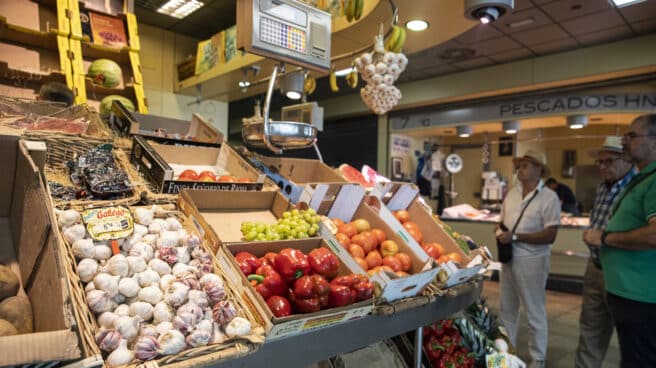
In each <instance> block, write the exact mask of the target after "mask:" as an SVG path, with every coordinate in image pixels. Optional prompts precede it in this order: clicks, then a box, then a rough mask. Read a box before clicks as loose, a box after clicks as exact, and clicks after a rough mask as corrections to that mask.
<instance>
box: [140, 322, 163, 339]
mask: <svg viewBox="0 0 656 368" xmlns="http://www.w3.org/2000/svg"><path fill="white" fill-rule="evenodd" d="M139 336H152V337H154V338H157V336H159V334H158V333H157V329H156V328H155V325H143V326H141V330H139Z"/></svg>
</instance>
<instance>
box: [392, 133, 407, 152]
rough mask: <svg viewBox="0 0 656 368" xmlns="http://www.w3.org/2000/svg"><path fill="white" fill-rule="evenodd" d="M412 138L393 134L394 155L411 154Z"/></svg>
mask: <svg viewBox="0 0 656 368" xmlns="http://www.w3.org/2000/svg"><path fill="white" fill-rule="evenodd" d="M411 144H412V140H411V139H410V138H408V137H404V136H402V135H392V155H395V156H403V155H409V154H410V145H411Z"/></svg>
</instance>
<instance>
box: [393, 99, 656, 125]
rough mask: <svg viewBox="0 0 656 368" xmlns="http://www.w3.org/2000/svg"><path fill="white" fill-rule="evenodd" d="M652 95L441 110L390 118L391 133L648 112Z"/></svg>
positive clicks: (654, 102)
mask: <svg viewBox="0 0 656 368" xmlns="http://www.w3.org/2000/svg"><path fill="white" fill-rule="evenodd" d="M654 109H656V93H635V94H598V95H567V96H562V95H552V96H542V97H532V98H520V99H515V100H501V101H494V102H489V103H476V104H474V103H472V104H470V105H467V104H466V103H463V104H458V105H450V106H444V107H442V108H436V109H435V110H433V111H426V112H423V113H417V114H412V115H397V116H393V117H390V121H391V124H392V129H394V130H405V129H417V128H428V127H437V126H447V125H453V124H457V123H475V122H482V121H495V120H506V119H513V118H519V117H522V118H531V117H538V116H549V115H568V114H581V113H596V112H597V113H598V112H606V113H608V112H611V113H612V112H651V111H654Z"/></svg>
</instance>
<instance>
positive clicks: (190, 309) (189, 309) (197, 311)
mask: <svg viewBox="0 0 656 368" xmlns="http://www.w3.org/2000/svg"><path fill="white" fill-rule="evenodd" d="M191 291H194V290H191ZM191 291H190V292H191ZM183 313H189V314H193V315H194V317H195V318H196V321H200V320H201V319H203V316H204V312H203V309H202V308H201V307H199V306H197V305H196V304H194V303H191V302H189V303H187V304H184V305H182V306H180V308H178V311H177V312H176V314H177V315H182V314H183Z"/></svg>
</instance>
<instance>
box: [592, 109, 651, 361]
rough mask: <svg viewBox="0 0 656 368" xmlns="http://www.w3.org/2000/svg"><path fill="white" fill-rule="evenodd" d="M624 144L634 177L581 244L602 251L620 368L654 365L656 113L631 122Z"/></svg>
mask: <svg viewBox="0 0 656 368" xmlns="http://www.w3.org/2000/svg"><path fill="white" fill-rule="evenodd" d="M623 143H624V147H625V149H626V150H628V152H629V154H630V156H631V159H632V161H633V163H635V165H636V167H637V168H638V170H639V173H638V175H636V176H635V177H634V178H633V179H632V180H631V181H630V182H629V184H628V185H627V186H626V188H625V189H624V191H623V192H622V193H620V195H619V196H618V199H617V200H616V201H615V203H614V205H613V208H612V210H611V218H610V220H609V221H608V225H607V226H606V231H602V230H598V229H591V230H589V231H587V232H585V234H584V240H585V242H586V243H587V244H590V245H592V246H599V247H601V253H600V258H601V266H602V270H603V273H604V282H605V284H606V291H607V300H608V307H609V308H610V312H611V315H612V316H613V319H614V320H615V327H616V328H617V335H618V337H619V343H620V353H621V357H622V367H656V114H649V115H643V116H640V117H638V118H636V119H635V120H634V121H633V122H632V123H631V126H630V127H629V130H628V131H627V133H626V134H625V135H624V139H623Z"/></svg>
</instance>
